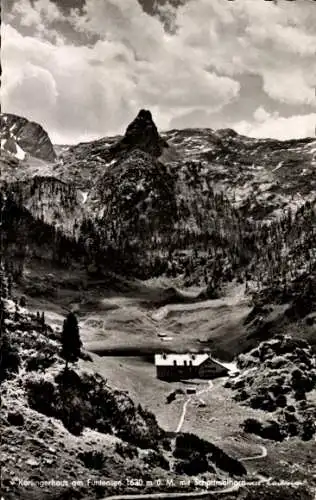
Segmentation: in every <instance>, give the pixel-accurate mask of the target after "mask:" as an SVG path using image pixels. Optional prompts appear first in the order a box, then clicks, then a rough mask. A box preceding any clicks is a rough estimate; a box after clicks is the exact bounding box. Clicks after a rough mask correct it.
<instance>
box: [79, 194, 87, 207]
mask: <svg viewBox="0 0 316 500" xmlns="http://www.w3.org/2000/svg"><path fill="white" fill-rule="evenodd" d="M79 192H80V194H81V196H82V203H83V204H85V203H86V201H87V198H88V194H89V191H79Z"/></svg>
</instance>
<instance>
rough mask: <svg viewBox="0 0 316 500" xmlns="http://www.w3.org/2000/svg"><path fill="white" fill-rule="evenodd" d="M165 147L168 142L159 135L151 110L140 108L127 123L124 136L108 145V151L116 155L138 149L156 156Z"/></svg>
mask: <svg viewBox="0 0 316 500" xmlns="http://www.w3.org/2000/svg"><path fill="white" fill-rule="evenodd" d="M167 147H168V143H167V142H166V141H165V140H164V139H162V138H161V137H160V135H159V133H158V130H157V127H156V125H155V123H154V121H153V119H152V115H151V112H150V111H148V110H145V109H141V110H140V112H139V113H138V115H137V117H136V118H135V120H133V121H132V122H131V123H130V124H129V125H128V127H127V129H126V132H125V135H124V137H123V138H122V139H121V140H119V141H118V142H117V143H116V144H114V145H113V146H111V147H110V153H112V154H113V155H116V154H122V153H129V152H131V151H132V150H133V149H140V150H141V151H144V152H145V153H148V154H150V155H151V156H153V157H155V158H157V157H159V156H160V155H161V154H162V152H163V149H164V148H167Z"/></svg>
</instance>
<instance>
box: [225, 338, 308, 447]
mask: <svg viewBox="0 0 316 500" xmlns="http://www.w3.org/2000/svg"><path fill="white" fill-rule="evenodd" d="M238 367H239V369H240V370H241V374H240V375H239V376H238V377H236V378H235V379H233V380H230V381H228V382H227V383H226V386H227V387H231V388H232V389H233V391H234V393H235V394H234V398H235V400H236V401H239V402H241V404H244V405H248V406H250V407H251V408H253V409H260V410H264V411H266V412H269V413H270V414H271V415H272V416H273V418H272V419H270V420H268V421H267V422H258V421H256V420H255V419H248V420H246V422H245V426H244V428H245V430H246V431H247V432H251V433H254V434H258V435H260V436H261V437H264V438H266V439H273V440H276V441H282V440H283V439H285V438H286V437H287V436H290V437H291V436H300V437H301V438H302V439H303V440H308V439H312V437H313V435H314V434H315V432H316V427H315V418H314V417H315V415H316V406H315V404H314V403H313V398H311V399H309V393H313V392H314V391H315V389H316V357H315V355H314V354H313V352H312V349H311V347H310V346H309V344H308V343H307V342H306V341H305V340H301V339H294V338H292V337H290V336H288V335H286V336H278V337H276V338H274V339H272V340H269V341H267V342H262V343H260V344H259V346H258V347H257V348H255V349H252V350H251V351H250V352H249V353H247V354H241V355H240V356H239V357H238Z"/></svg>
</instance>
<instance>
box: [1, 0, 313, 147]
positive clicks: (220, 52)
mask: <svg viewBox="0 0 316 500" xmlns="http://www.w3.org/2000/svg"><path fill="white" fill-rule="evenodd" d="M1 17H2V19H1V20H2V25H1V35H2V48H1V63H2V82H1V90H0V92H1V104H2V111H3V112H10V113H15V114H18V115H21V116H25V117H26V118H28V119H30V120H33V121H36V122H38V123H40V124H41V125H42V126H43V127H44V128H45V129H46V130H47V132H48V133H49V135H50V137H51V139H52V141H53V142H54V143H56V144H58V143H60V144H70V143H77V142H80V141H85V140H90V139H94V138H98V137H103V136H106V135H114V134H122V133H124V131H125V129H126V127H127V125H128V123H129V122H130V121H131V120H132V119H133V118H134V117H135V116H136V114H137V113H138V111H139V109H141V108H146V109H149V110H151V112H152V115H153V118H154V120H155V123H156V124H157V126H158V128H159V129H160V130H167V129H172V128H187V127H209V128H214V129H217V128H226V127H229V128H233V129H235V130H236V131H237V132H239V133H241V134H245V135H249V136H252V137H273V138H278V139H288V138H296V137H306V136H311V137H313V136H315V127H316V93H315V88H316V1H315V0H296V1H289V0H278V1H277V0H275V1H265V0H234V1H229V0H169V1H168V0H2V14H1Z"/></svg>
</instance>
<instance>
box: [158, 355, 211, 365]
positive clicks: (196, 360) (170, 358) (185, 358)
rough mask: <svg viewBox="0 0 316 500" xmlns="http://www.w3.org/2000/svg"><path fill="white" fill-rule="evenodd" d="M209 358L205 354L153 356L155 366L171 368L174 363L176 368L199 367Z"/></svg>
mask: <svg viewBox="0 0 316 500" xmlns="http://www.w3.org/2000/svg"><path fill="white" fill-rule="evenodd" d="M208 358H209V355H208V354H207V353H203V354H190V353H189V354H155V365H156V366H173V365H174V361H176V362H177V366H184V365H185V364H186V365H189V364H192V366H200V365H201V364H202V363H204V361H206V360H207V359H208Z"/></svg>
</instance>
